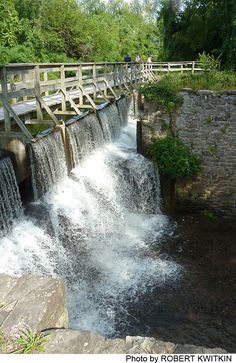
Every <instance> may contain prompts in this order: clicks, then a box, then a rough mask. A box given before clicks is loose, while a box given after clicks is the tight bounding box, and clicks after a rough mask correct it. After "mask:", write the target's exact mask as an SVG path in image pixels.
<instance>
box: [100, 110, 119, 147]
mask: <svg viewBox="0 0 236 363" xmlns="http://www.w3.org/2000/svg"><path fill="white" fill-rule="evenodd" d="M98 117H99V120H100V122H101V126H102V131H103V135H104V139H105V141H107V142H111V141H115V140H116V139H117V138H118V137H119V134H120V129H121V126H122V120H121V118H120V115H119V113H118V109H117V107H116V104H115V103H113V104H111V105H109V107H105V108H103V109H101V110H99V111H98ZM110 120H112V122H110Z"/></svg>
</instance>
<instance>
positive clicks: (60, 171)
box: [29, 132, 67, 200]
mask: <svg viewBox="0 0 236 363" xmlns="http://www.w3.org/2000/svg"><path fill="white" fill-rule="evenodd" d="M29 154H30V166H31V174H32V184H33V192H34V198H35V200H37V199H38V198H39V197H41V196H42V195H44V194H45V193H46V192H47V191H49V190H50V189H51V188H52V187H53V186H54V185H55V183H57V182H58V181H59V180H60V179H63V178H64V177H65V176H66V174H67V168H66V161H65V153H64V147H63V143H62V138H61V134H60V132H55V133H51V134H49V135H47V136H45V137H42V138H40V139H38V140H37V141H36V142H35V143H33V144H30V145H29Z"/></svg>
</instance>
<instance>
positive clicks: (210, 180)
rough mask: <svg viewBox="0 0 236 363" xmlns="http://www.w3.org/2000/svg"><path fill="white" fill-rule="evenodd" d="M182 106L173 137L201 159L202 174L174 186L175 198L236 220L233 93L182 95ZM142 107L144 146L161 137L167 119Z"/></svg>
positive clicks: (235, 96)
mask: <svg viewBox="0 0 236 363" xmlns="http://www.w3.org/2000/svg"><path fill="white" fill-rule="evenodd" d="M181 94H182V95H183V97H184V103H183V105H182V106H181V108H180V109H179V110H178V113H177V115H176V133H177V134H178V136H179V138H180V139H181V140H182V141H183V142H184V144H186V145H188V146H190V147H191V149H192V150H193V151H194V152H195V153H196V154H198V155H199V156H200V157H201V159H202V173H201V175H199V176H198V177H197V178H195V179H194V180H190V181H186V182H177V185H176V191H177V193H176V195H177V198H178V199H179V200H181V201H182V202H184V203H191V204H193V205H195V206H200V207H202V208H209V209H213V210H215V211H217V212H219V213H221V214H223V215H225V216H228V217H236V91H222V92H212V91H198V92H194V91H192V90H190V89H185V90H184V91H182V92H181ZM154 110H156V106H155V105H154V104H151V105H150V104H145V113H146V115H145V117H144V125H143V138H144V144H147V143H149V142H150V137H151V136H153V135H155V134H164V133H165V130H166V123H168V118H167V117H166V116H165V115H163V114H161V113H159V112H156V111H154Z"/></svg>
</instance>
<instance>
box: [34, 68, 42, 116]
mask: <svg viewBox="0 0 236 363" xmlns="http://www.w3.org/2000/svg"><path fill="white" fill-rule="evenodd" d="M34 82H35V83H34V91H35V99H36V112H37V119H38V120H39V121H43V112H42V108H41V103H40V102H39V99H40V98H41V90H40V70H39V66H36V67H35V68H34Z"/></svg>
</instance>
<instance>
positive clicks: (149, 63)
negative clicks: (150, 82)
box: [147, 56, 152, 71]
mask: <svg viewBox="0 0 236 363" xmlns="http://www.w3.org/2000/svg"><path fill="white" fill-rule="evenodd" d="M147 69H148V70H149V71H151V70H152V57H151V56H150V57H148V59H147Z"/></svg>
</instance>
